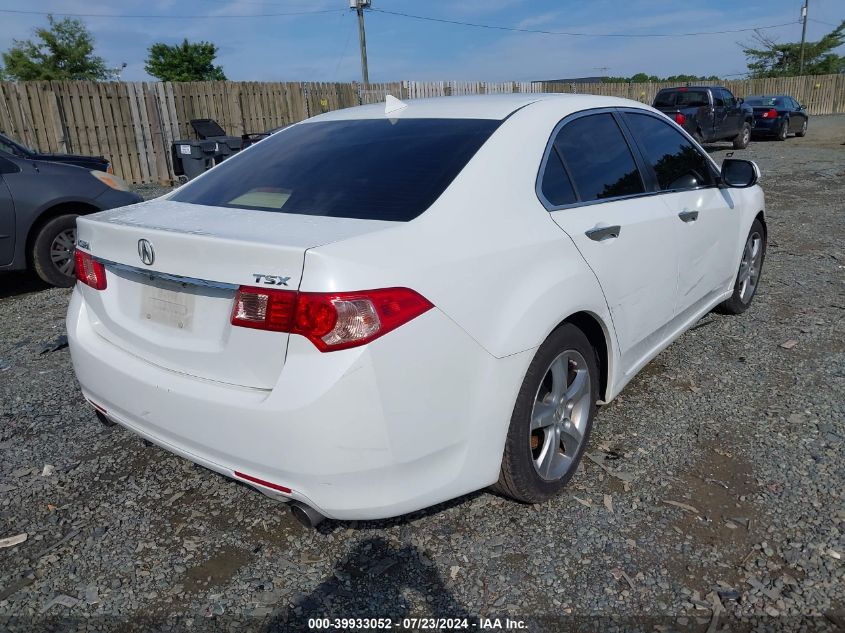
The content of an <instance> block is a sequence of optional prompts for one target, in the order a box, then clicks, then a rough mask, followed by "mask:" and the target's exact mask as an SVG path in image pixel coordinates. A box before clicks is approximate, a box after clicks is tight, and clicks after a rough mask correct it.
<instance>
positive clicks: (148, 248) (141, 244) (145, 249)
mask: <svg viewBox="0 0 845 633" xmlns="http://www.w3.org/2000/svg"><path fill="white" fill-rule="evenodd" d="M138 257H140V258H141V261H142V262H144V263H145V264H146V265H147V266H152V265H153V262H154V261H155V260H156V252H155V249H153V245H152V244H150V243H149V242H148V241H147V240H138Z"/></svg>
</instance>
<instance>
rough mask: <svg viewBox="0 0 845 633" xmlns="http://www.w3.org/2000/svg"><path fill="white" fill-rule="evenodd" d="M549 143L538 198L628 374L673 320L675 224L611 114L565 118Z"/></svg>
mask: <svg viewBox="0 0 845 633" xmlns="http://www.w3.org/2000/svg"><path fill="white" fill-rule="evenodd" d="M552 138H553V141H552V142H551V143H550V144H549V147H548V149H547V151H546V156H545V158H544V160H543V165H542V171H541V177H540V179H539V181H538V193H539V195H540V198H541V200H543V202H544V204H545V205H546V208H547V209H549V211H550V212H551V217H552V219H553V220H554V221H555V223H557V225H558V226H560V228H561V229H563V230H564V231H565V232H566V233H567V235H569V237H570V238H571V239H572V241H573V242H574V243H575V246H576V247H577V248H578V250H579V251H580V253H581V255H582V256H583V257H584V259H585V260H586V262H587V264H588V265H589V266H590V268H591V269H592V271H593V273H594V274H595V275H596V278H597V280H598V282H599V284H600V286H601V288H602V291H603V292H604V296H605V298H606V300H607V304H608V307H609V309H610V313H611V318H612V319H613V325H614V328H615V330H616V335H617V338H618V342H619V346H620V350H621V354H622V364H623V370H624V371H626V372H628V371H631V370H632V369H635V368H636V366H637V365H638V364H639V363H640V361H641V360H643V358H644V357H645V356H647V355H648V354H649V352H651V351H653V349H654V347H656V346H657V345H658V344H659V343H660V342H661V341H662V340H663V337H664V334H665V326H666V325H667V323H668V322H669V321H670V319H671V318H672V314H673V309H674V296H675V287H676V285H677V245H676V243H675V240H674V239H673V230H674V222H675V220H676V218H673V217H672V216H671V215H670V214H669V212H668V211H667V209H666V206H665V205H664V204H662V203H661V202H660V200H658V199H657V198H656V197H655V196H653V195H649V190H650V187H647V185H646V184H645V183H644V181H643V176H642V173H641V169H640V166H639V165H638V164H637V162H636V160H635V158H634V154H633V152H632V151H631V148H630V145H629V142H628V139H627V138H626V136H625V133H624V132H623V129H622V128H621V127H620V125H619V120H618V119H617V115H616V114H615V113H614V112H612V111H608V110H604V111H589V112H586V113H579V114H578V115H574V116H572V117H568V118H567V119H564V121H563V122H561V124H559V126H558V128H557V129H556V130H555V133H554V135H553V137H552Z"/></svg>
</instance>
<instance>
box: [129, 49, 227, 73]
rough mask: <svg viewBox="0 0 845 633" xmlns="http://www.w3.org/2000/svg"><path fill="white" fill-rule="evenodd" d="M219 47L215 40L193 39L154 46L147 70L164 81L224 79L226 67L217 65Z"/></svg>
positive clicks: (146, 66)
mask: <svg viewBox="0 0 845 633" xmlns="http://www.w3.org/2000/svg"><path fill="white" fill-rule="evenodd" d="M216 56H217V47H216V46H215V45H214V44H212V43H211V42H189V41H188V40H187V39H186V40H185V41H184V42H182V43H181V44H177V45H174V46H170V45H168V44H163V43H161V42H159V43H158V44H153V45H152V46H150V52H149V55H148V57H147V63H146V65H145V66H144V69H145V70H146V71H147V72H148V73H149V74H150V75H152V76H153V77H157V78H158V79H161V80H162V81H222V80H225V79H226V75H224V74H223V68H222V67H220V66H215V65H214V58H215V57H216Z"/></svg>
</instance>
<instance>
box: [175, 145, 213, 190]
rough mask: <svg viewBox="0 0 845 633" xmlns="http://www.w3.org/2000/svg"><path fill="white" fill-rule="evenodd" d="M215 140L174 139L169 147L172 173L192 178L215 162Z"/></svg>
mask: <svg viewBox="0 0 845 633" xmlns="http://www.w3.org/2000/svg"><path fill="white" fill-rule="evenodd" d="M218 145H219V144H218V143H217V142H216V141H193V140H184V141H174V142H173V145H172V147H171V148H170V151H171V154H172V156H173V173H175V174H176V175H177V176H185V177H186V178H187V179H188V180H193V179H194V178H196V177H197V176H199V175H200V174H202V173H204V172H206V171H208V170H209V169H211V168H212V167H214V165H215V164H216V160H215V158H216V156H217V152H218Z"/></svg>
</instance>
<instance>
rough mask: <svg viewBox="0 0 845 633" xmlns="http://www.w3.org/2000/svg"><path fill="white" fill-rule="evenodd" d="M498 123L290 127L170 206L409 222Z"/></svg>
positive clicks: (193, 184)
mask: <svg viewBox="0 0 845 633" xmlns="http://www.w3.org/2000/svg"><path fill="white" fill-rule="evenodd" d="M500 124H501V121H491V120H487V119H484V120H480V119H479V120H476V119H398V120H396V119H394V120H392V121H391V120H388V119H365V120H352V121H324V122H315V123H303V124H301V125H294V126H291V127H290V128H287V129H285V130H283V131H281V132H277V133H276V134H273V135H272V136H270V137H269V138H267V139H265V140H263V141H260V142H259V143H258V144H257V145H255V146H254V147H252V148H250V149H249V151H247V152H245V153H244V154H243V155H241V156H237V157H235V158H233V159H230V160H228V161H226V162H224V163H222V164H221V165H220V166H218V167H215V168H214V170H213V171H212V172H210V173H209V174H208V175H207V176H205V177H203V178H201V179H199V180H197V181H194V182H191V183H188V184H186V185H184V186H183V187H182V188H180V189H179V190H177V192H176V193H175V194H174V195H173V197H172V198H171V200H176V201H179V202H190V203H194V204H206V205H212V206H218V207H234V208H239V209H259V210H263V211H277V212H281V213H296V214H301V215H325V216H332V217H342V218H360V219H367V220H391V221H408V220H411V219H413V218H415V217H417V216H418V215H420V214H421V213H422V212H423V211H425V210H426V209H427V208H428V207H430V206H431V204H432V203H433V202H434V201H435V200H436V199H437V198H438V197H439V196H440V194H442V193H443V191H444V190H445V189H446V187H448V186H449V184H450V183H451V182H452V180H454V178H455V176H457V175H458V173H459V172H460V171H461V169H463V167H464V166H465V165H466V164H467V162H468V161H469V160H470V158H472V157H473V155H474V154H475V153H476V151H478V148H479V147H481V145H482V144H483V143H484V141H486V140H487V139H488V138H489V137H490V135H491V134H492V133H493V131H494V130H495V129H496V128H497V127H498V126H499V125H500Z"/></svg>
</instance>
